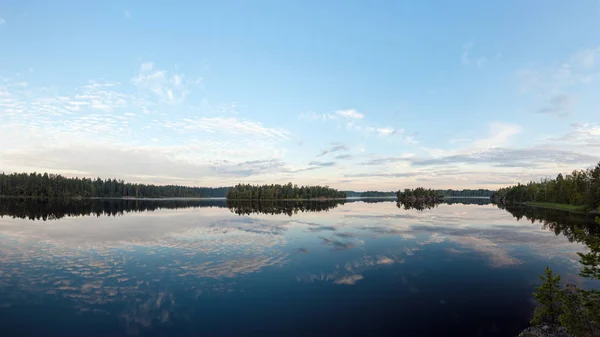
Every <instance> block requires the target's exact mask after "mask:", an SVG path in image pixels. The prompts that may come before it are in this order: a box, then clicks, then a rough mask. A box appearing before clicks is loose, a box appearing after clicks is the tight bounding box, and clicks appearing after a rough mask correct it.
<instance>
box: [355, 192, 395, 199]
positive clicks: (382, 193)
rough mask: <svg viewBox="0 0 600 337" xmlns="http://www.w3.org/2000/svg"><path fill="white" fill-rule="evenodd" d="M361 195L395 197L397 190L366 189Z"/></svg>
mask: <svg viewBox="0 0 600 337" xmlns="http://www.w3.org/2000/svg"><path fill="white" fill-rule="evenodd" d="M360 196H361V197H363V198H385V197H395V196H396V192H394V191H390V192H381V191H365V192H361V193H360Z"/></svg>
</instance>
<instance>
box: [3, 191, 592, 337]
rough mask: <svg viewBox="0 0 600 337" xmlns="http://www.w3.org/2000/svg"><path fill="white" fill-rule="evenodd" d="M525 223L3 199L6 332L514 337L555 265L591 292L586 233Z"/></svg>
mask: <svg viewBox="0 0 600 337" xmlns="http://www.w3.org/2000/svg"><path fill="white" fill-rule="evenodd" d="M230 206H231V205H230ZM261 211H262V212H267V213H268V214H265V213H262V212H261ZM271 213H272V214H271ZM512 213H514V214H515V215H514V216H513V214H511V213H510V212H507V211H506V210H502V209H499V208H497V207H495V206H492V205H473V204H467V205H465V204H460V203H459V204H452V205H447V204H442V205H439V206H438V207H436V208H433V209H425V210H415V209H404V208H399V207H397V206H396V204H395V202H379V203H373V202H349V203H345V204H343V205H342V204H340V205H336V204H335V203H326V204H319V205H316V204H312V205H308V206H306V205H300V204H296V203H292V204H288V205H287V206H284V207H280V206H277V205H263V206H262V208H261V209H260V210H257V209H255V208H253V207H252V206H248V205H246V206H243V205H241V206H239V207H231V208H228V207H226V204H225V201H212V202H207V201H164V202H162V203H161V202H136V201H127V202H115V201H94V202H93V204H92V203H90V202H89V201H88V202H86V201H81V202H79V203H69V204H59V205H49V204H46V203H42V202H38V201H32V200H26V201H18V202H17V201H14V200H12V201H10V200H9V201H7V200H0V214H2V215H3V216H2V218H0V331H2V336H359V335H360V336H435V335H440V336H441V335H444V336H461V337H463V336H515V335H516V333H517V332H518V331H519V330H520V329H523V328H524V327H526V326H527V325H528V320H529V318H530V315H531V313H532V310H533V307H534V305H535V304H534V303H533V302H532V297H531V292H532V290H533V286H534V285H536V284H537V283H538V281H539V279H538V274H540V273H542V271H543V268H544V267H545V266H546V265H549V266H550V267H551V268H552V269H554V270H555V271H557V272H559V273H560V274H561V275H562V276H563V279H565V280H566V281H567V282H571V283H576V284H578V285H580V286H589V285H588V284H586V283H584V280H583V279H581V278H580V277H579V276H577V274H578V272H579V265H578V262H577V261H578V256H577V254H576V252H584V251H586V247H585V246H584V245H582V244H580V243H577V242H569V239H568V235H567V236H565V235H563V234H562V233H563V232H568V230H565V228H567V229H568V226H569V224H570V223H575V224H578V223H583V222H584V220H581V219H577V218H574V217H572V216H568V215H567V214H566V213H560V212H554V213H548V212H546V213H544V214H545V216H551V217H554V218H556V219H560V221H558V223H557V222H550V223H548V222H546V223H545V224H544V223H540V222H539V221H535V222H534V223H532V221H531V220H528V219H527V218H521V216H522V215H524V213H523V212H522V211H520V210H516V211H515V210H512ZM515 216H516V217H515ZM540 217H541V215H540ZM517 218H521V219H520V220H517ZM554 218H553V219H554ZM44 219H46V220H44ZM553 221H554V220H553ZM561 226H562V227H561ZM565 226H566V227H565ZM563 227H564V228H563Z"/></svg>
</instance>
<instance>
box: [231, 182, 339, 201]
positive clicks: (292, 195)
mask: <svg viewBox="0 0 600 337" xmlns="http://www.w3.org/2000/svg"><path fill="white" fill-rule="evenodd" d="M300 199H304V200H329V199H346V193H345V192H343V191H338V190H336V189H334V188H331V187H329V186H298V185H292V183H288V184H286V185H243V184H238V185H236V186H234V187H232V188H230V189H229V190H228V191H227V200H300Z"/></svg>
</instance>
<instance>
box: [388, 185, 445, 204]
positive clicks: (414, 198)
mask: <svg viewBox="0 0 600 337" xmlns="http://www.w3.org/2000/svg"><path fill="white" fill-rule="evenodd" d="M396 195H397V197H398V202H400V203H417V202H418V203H430V202H433V201H437V200H439V199H441V197H442V196H441V195H440V193H439V192H438V191H436V190H432V189H426V188H423V187H417V188H415V189H413V190H411V189H409V188H406V189H404V191H402V190H399V191H398V192H397V193H396Z"/></svg>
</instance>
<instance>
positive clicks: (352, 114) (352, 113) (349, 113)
mask: <svg viewBox="0 0 600 337" xmlns="http://www.w3.org/2000/svg"><path fill="white" fill-rule="evenodd" d="M335 114H336V115H338V116H342V117H344V118H349V119H361V118H363V117H364V116H365V115H363V114H361V113H360V112H358V111H356V110H354V109H348V110H338V111H336V112H335Z"/></svg>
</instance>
